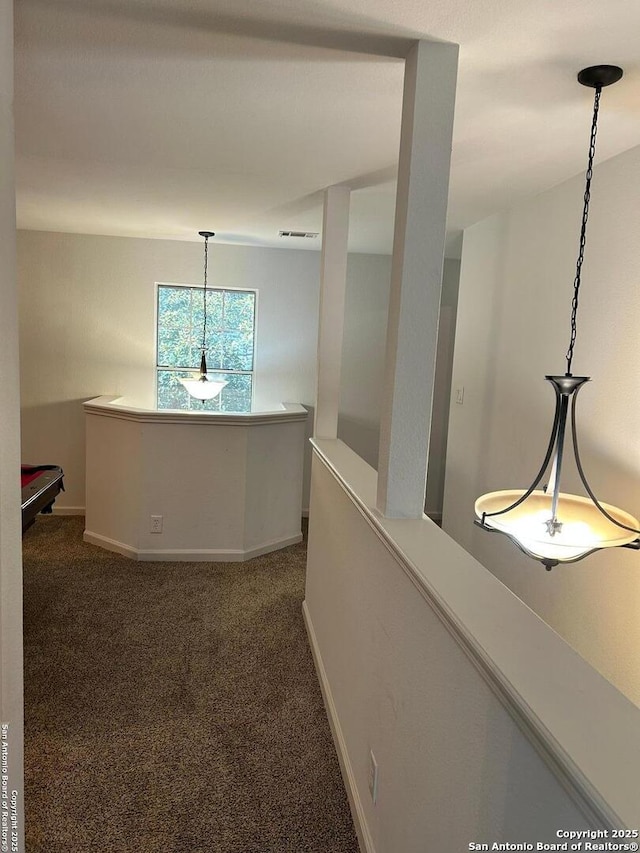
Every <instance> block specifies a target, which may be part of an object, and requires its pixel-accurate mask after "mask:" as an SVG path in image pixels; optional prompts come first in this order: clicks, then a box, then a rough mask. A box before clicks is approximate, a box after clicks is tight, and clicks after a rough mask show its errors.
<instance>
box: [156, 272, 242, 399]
mask: <svg viewBox="0 0 640 853" xmlns="http://www.w3.org/2000/svg"><path fill="white" fill-rule="evenodd" d="M202 297H203V288H202V287H186V286H184V285H175V284H159V285H158V330H157V331H158V334H157V356H156V374H157V388H158V395H157V405H158V408H159V409H196V410H202V409H203V408H204V409H208V410H211V411H216V412H249V411H251V400H252V394H253V359H254V342H255V305H256V293H255V291H253V290H221V289H219V288H207V338H206V342H205V345H206V352H207V369H208V372H209V373H210V374H215V375H219V376H220V378H221V379H225V380H226V381H227V382H228V385H226V387H225V388H223V389H222V391H221V392H220V394H219V395H218V396H217V397H215V398H214V399H213V400H207V401H206V402H205V403H204V404H203V403H201V402H200V400H195V399H194V398H193V397H191V396H190V395H189V393H188V392H187V390H186V389H185V388H184V387H183V386H182V385H181V384H180V382H179V381H178V379H179V378H182V377H186V376H187V375H188V374H189V373H192V372H193V371H194V370H195V371H196V372H197V371H198V370H199V368H200V356H201V355H202V327H203V321H204V316H203V298H202Z"/></svg>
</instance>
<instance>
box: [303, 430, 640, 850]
mask: <svg viewBox="0 0 640 853" xmlns="http://www.w3.org/2000/svg"><path fill="white" fill-rule="evenodd" d="M318 444H319V447H320V451H319V453H317V454H314V458H313V477H312V492H311V513H310V517H309V546H308V563H307V584H306V599H305V605H304V610H305V616H306V620H307V626H308V630H309V634H310V638H311V644H312V649H313V651H314V655H315V658H316V665H317V670H318V675H319V677H320V682H321V686H322V688H323V692H324V695H325V704H326V706H327V710H328V714H329V719H330V721H331V723H332V726H333V730H334V739H335V741H336V746H337V750H338V754H339V757H340V760H341V764H342V768H343V775H344V778H345V783H346V786H347V791H348V793H349V796H350V799H351V803H352V811H353V813H354V818H355V821H356V827H357V829H358V832H359V835H360V838H361V841H362V845H361V849H362V850H363V851H365V850H366V851H367V853H374V851H375V853H427V851H429V853H431V851H434V853H436V851H438V853H439V851H442V853H453V851H462V850H468V849H469V844H470V842H477V843H480V842H484V843H487V842H488V843H489V844H491V843H493V842H504V841H509V842H512V843H513V842H523V841H527V842H530V843H534V846H535V843H536V842H545V841H546V842H556V843H557V842H558V837H557V835H556V833H557V831H558V830H559V829H573V830H578V829H587V828H592V829H593V828H601V827H607V826H609V827H610V826H611V825H612V824H613V826H615V827H618V828H619V827H622V826H625V825H626V822H627V821H631V822H633V821H636V819H637V815H638V813H639V812H638V808H639V805H640V785H639V784H638V780H637V773H636V767H637V764H636V762H637V760H638V757H640V737H639V735H638V733H639V731H640V728H639V725H640V710H639V709H638V708H636V707H635V706H634V705H632V703H631V702H629V701H628V700H627V699H625V697H624V696H622V695H621V694H620V693H619V692H618V691H617V690H615V689H614V688H613V687H612V686H611V685H610V684H609V683H608V682H607V681H606V680H605V679H603V678H601V677H600V676H599V675H598V673H596V672H595V671H594V670H593V669H592V668H591V667H590V666H588V664H586V663H585V662H584V661H583V660H582V659H581V658H580V657H579V655H577V654H576V653H575V652H573V651H572V650H571V649H570V648H569V647H568V646H567V644H566V643H565V642H563V640H562V639H561V638H560V637H558V636H557V634H556V633H555V632H554V631H552V630H550V629H549V628H548V627H547V626H546V625H545V624H544V623H543V622H542V621H541V620H540V619H539V618H538V617H537V616H536V615H535V614H533V613H532V612H531V611H530V610H529V609H528V608H527V607H526V606H525V605H523V604H522V602H521V601H519V600H518V599H517V598H516V597H515V596H514V595H512V594H511V593H510V592H509V590H508V589H506V588H505V587H504V586H503V585H502V584H501V583H499V582H498V581H497V580H496V579H495V578H494V577H493V576H492V575H491V574H490V573H489V572H487V571H485V570H484V569H483V567H482V566H481V565H479V564H478V563H477V561H476V560H474V559H473V558H472V557H471V556H470V555H469V554H467V553H466V552H465V551H464V550H463V549H462V548H461V547H460V546H458V545H457V544H456V543H455V542H453V541H452V540H451V539H450V538H449V537H448V536H447V535H446V534H445V533H444V532H443V531H441V530H440V529H439V528H438V527H436V526H435V525H434V524H433V523H432V522H430V521H429V520H409V519H396V520H390V519H384V518H381V517H380V514H379V513H378V512H377V511H376V510H375V497H376V475H375V472H374V471H373V470H372V469H368V470H367V466H366V465H365V463H364V462H363V461H362V460H361V459H359V458H356V457H355V456H354V454H353V452H352V451H351V450H350V449H349V448H347V447H345V446H344V445H343V444H342V443H341V442H336V441H333V442H332V441H326V442H322V441H320V442H318ZM336 472H337V473H336ZM370 751H373V753H374V755H375V758H376V761H377V763H378V769H379V770H378V798H377V802H376V803H375V804H374V803H373V801H372V797H371V795H370V793H369V760H370V759H369V756H370ZM607 815H609V817H608V818H607ZM625 815H626V816H625Z"/></svg>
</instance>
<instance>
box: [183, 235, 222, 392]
mask: <svg viewBox="0 0 640 853" xmlns="http://www.w3.org/2000/svg"><path fill="white" fill-rule="evenodd" d="M198 234H199V235H200V236H201V237H204V288H203V290H202V313H203V317H204V320H203V328H202V357H201V359H200V372H199V373H197V374H195V375H192V376H190V377H188V378H187V379H181V380H180V382H181V383H182V384H183V385H184V387H185V388H186V389H187V391H188V392H189V394H191V396H192V397H195V398H196V399H197V400H201V401H202V402H203V403H204V401H205V400H213V398H214V397H217V396H218V394H219V393H220V392H221V391H222V389H223V388H224V386H225V385H226V384H227V383H226V382H225V381H224V380H221V379H218V378H217V377H214V376H212V375H211V374H209V373H207V353H206V349H207V263H208V253H209V237H215V236H216V235H215V234H214V232H213V231H198Z"/></svg>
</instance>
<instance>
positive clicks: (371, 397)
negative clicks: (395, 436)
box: [338, 255, 391, 468]
mask: <svg viewBox="0 0 640 853" xmlns="http://www.w3.org/2000/svg"><path fill="white" fill-rule="evenodd" d="M390 286H391V257H390V256H387V255H349V262H348V265H347V290H346V296H345V315H344V337H343V342H342V375H341V381H340V409H339V418H338V437H339V438H340V439H341V440H342V441H344V442H345V444H348V445H349V447H351V448H352V449H353V450H355V451H356V453H357V454H358V455H359V456H361V457H362V458H363V459H364V460H365V461H366V462H368V463H369V465H372V466H373V467H374V468H376V467H377V465H378V444H379V441H380V406H381V395H382V382H383V376H384V353H385V341H386V334H387V313H388V310H389V288H390Z"/></svg>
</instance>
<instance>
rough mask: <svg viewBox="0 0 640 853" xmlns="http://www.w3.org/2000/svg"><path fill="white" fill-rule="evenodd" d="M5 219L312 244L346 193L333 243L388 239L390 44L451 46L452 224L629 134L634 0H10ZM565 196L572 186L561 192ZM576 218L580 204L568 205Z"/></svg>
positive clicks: (553, 178)
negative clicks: (593, 142)
mask: <svg viewBox="0 0 640 853" xmlns="http://www.w3.org/2000/svg"><path fill="white" fill-rule="evenodd" d="M15 8H16V12H15V14H16V72H15V115H16V170H17V176H16V181H17V215H18V225H19V227H21V228H28V229H38V230H51V231H71V232H77V233H88V234H109V235H124V236H133V237H155V238H167V239H177V240H200V238H199V237H198V236H197V232H198V231H199V230H202V229H211V230H213V231H215V232H216V234H217V235H218V236H217V238H216V239H217V240H220V241H222V242H230V243H245V244H250V245H267V246H278V247H284V246H288V247H291V246H295V247H296V248H318V246H319V240H311V239H306V240H298V241H294V240H293V239H290V238H286V239H285V238H279V237H278V230H279V229H293V230H312V231H319V230H320V229H321V224H322V191H323V189H324V188H325V187H327V186H330V185H333V184H346V185H348V186H351V187H352V189H353V190H354V193H353V195H352V204H351V221H350V248H351V249H352V250H353V251H362V252H384V253H387V252H390V251H391V243H392V234H393V211H394V194H395V170H396V163H397V156H398V143H399V134H400V112H401V99H402V76H403V61H402V58H401V57H402V56H404V55H405V54H406V51H407V49H408V47H409V45H410V43H411V40H413V39H416V38H427V39H439V40H446V41H452V42H456V43H458V44H460V67H459V75H458V95H457V102H456V119H455V128H454V144H453V155H452V172H451V189H450V198H449V234H450V243H449V245H450V246H452V247H453V246H455V243H456V241H455V239H454V238H455V235H456V234H457V233H459V231H460V229H462V228H464V227H465V226H467V225H470V224H471V223H473V222H476V221H478V220H479V219H482V218H484V217H485V216H488V215H489V214H491V213H493V212H495V211H497V210H499V209H500V208H502V207H504V206H506V205H509V204H512V203H513V202H515V201H517V200H518V199H520V198H522V197H524V196H526V195H530V194H533V193H537V192H540V191H542V190H544V189H546V188H548V187H550V186H552V185H554V184H556V183H558V182H559V181H562V180H564V179H565V178H567V177H570V176H572V175H574V174H576V173H578V172H580V171H583V170H584V166H585V160H586V153H587V151H586V149H587V144H588V134H589V126H590V121H591V109H592V100H593V91H592V90H589V89H585V88H584V87H582V86H580V85H579V84H578V83H577V82H576V79H575V75H576V73H577V71H579V70H580V68H582V67H584V66H587V65H594V64H599V63H611V64H617V65H621V66H622V67H623V68H624V69H625V76H624V78H623V80H622V81H621V82H620V83H618V84H617V85H616V86H614V87H612V88H611V89H607V90H605V91H604V93H603V100H602V109H601V120H600V128H599V138H598V159H600V160H602V159H605V158H607V157H611V156H613V155H614V154H617V153H619V152H621V151H624V150H626V149H628V148H630V147H632V146H634V145H637V144H640V54H639V52H638V38H639V36H640V3H639V2H638V0H609V2H607V3H603V2H602V0H538V2H535V3H533V2H531V0H527V2H524V0H431V2H425V0H420V2H418V0H316V2H313V3H311V2H309V0H262V2H259V3H258V2H256V0H16V7H15ZM578 204H579V200H578ZM576 227H578V222H576Z"/></svg>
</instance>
